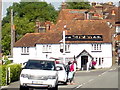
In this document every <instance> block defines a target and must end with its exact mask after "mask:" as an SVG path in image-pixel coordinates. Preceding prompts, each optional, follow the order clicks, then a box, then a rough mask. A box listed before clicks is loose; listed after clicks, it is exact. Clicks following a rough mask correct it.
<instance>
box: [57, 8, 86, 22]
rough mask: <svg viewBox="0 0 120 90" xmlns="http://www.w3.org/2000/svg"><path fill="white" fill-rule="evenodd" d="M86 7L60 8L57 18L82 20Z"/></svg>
mask: <svg viewBox="0 0 120 90" xmlns="http://www.w3.org/2000/svg"><path fill="white" fill-rule="evenodd" d="M86 11H88V10H87V9H82V10H80V9H62V10H61V11H60V13H59V16H58V20H74V19H79V20H84V12H86Z"/></svg>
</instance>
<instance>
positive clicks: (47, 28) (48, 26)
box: [45, 21, 51, 31]
mask: <svg viewBox="0 0 120 90" xmlns="http://www.w3.org/2000/svg"><path fill="white" fill-rule="evenodd" d="M50 25H51V22H50V21H47V22H45V27H46V31H47V30H50Z"/></svg>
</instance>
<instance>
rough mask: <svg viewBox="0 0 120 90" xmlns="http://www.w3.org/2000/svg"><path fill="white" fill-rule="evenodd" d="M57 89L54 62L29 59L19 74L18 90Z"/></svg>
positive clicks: (56, 73)
mask: <svg viewBox="0 0 120 90" xmlns="http://www.w3.org/2000/svg"><path fill="white" fill-rule="evenodd" d="M29 88H48V89H52V90H54V89H55V90H57V89H58V72H57V70H56V64H55V61H54V60H39V59H30V60H28V62H27V63H26V65H25V67H24V68H23V70H22V72H21V74H20V90H29Z"/></svg>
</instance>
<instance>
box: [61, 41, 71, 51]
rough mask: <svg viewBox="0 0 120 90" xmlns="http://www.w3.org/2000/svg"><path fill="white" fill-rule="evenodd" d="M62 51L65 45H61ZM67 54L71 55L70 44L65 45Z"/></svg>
mask: <svg viewBox="0 0 120 90" xmlns="http://www.w3.org/2000/svg"><path fill="white" fill-rule="evenodd" d="M61 49H63V43H61V44H60V50H61ZM61 53H63V52H61ZM65 53H70V44H65Z"/></svg>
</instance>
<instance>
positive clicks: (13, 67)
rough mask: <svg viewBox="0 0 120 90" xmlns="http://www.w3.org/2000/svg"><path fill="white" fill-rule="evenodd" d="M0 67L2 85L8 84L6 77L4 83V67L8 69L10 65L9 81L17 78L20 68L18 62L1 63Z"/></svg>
mask: <svg viewBox="0 0 120 90" xmlns="http://www.w3.org/2000/svg"><path fill="white" fill-rule="evenodd" d="M1 67H2V74H1V75H2V83H1V85H2V86H4V85H6V84H8V79H7V83H6V69H7V70H8V68H9V67H10V82H14V81H18V80H19V76H20V72H21V70H22V68H21V65H20V64H9V65H2V66H1ZM7 73H8V71H7ZM7 77H8V76H7Z"/></svg>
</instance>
